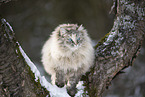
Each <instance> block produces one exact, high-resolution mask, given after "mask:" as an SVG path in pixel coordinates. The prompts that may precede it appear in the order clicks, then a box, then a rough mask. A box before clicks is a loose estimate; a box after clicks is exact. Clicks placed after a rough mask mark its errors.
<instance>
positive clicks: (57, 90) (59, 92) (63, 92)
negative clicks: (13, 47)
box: [16, 42, 84, 97]
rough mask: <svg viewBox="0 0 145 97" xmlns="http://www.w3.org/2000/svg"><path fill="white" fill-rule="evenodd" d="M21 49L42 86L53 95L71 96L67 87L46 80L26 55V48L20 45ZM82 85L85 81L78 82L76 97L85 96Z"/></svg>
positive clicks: (53, 96)
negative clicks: (60, 86)
mask: <svg viewBox="0 0 145 97" xmlns="http://www.w3.org/2000/svg"><path fill="white" fill-rule="evenodd" d="M17 44H18V45H19V43H18V42H17ZM19 50H20V52H21V54H22V56H23V57H24V59H25V61H26V62H27V64H28V65H29V66H30V68H31V71H32V72H33V73H34V75H35V81H36V82H38V79H39V80H40V84H41V86H43V87H45V88H46V89H47V90H48V91H49V93H50V96H51V97H70V96H69V95H68V93H67V91H66V87H63V88H58V87H57V86H56V85H52V84H51V83H49V82H48V81H47V80H46V78H45V76H41V75H40V72H39V70H38V69H37V67H36V66H35V65H34V63H33V62H32V61H31V60H30V59H29V57H28V56H27V55H26V53H25V52H24V50H23V49H22V47H21V46H20V45H19ZM16 52H17V51H16ZM82 85H83V81H80V82H79V83H78V84H77V89H78V93H77V94H76V96H75V97H78V96H79V97H83V96H81V95H82V94H83V93H84V86H82ZM47 96H48V95H47ZM47 96H46V97H47Z"/></svg>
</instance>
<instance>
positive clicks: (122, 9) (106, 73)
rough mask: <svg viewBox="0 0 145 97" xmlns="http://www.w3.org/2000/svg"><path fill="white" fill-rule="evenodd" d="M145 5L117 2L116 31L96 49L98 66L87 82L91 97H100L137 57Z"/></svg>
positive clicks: (144, 27) (144, 30) (140, 1)
mask: <svg viewBox="0 0 145 97" xmlns="http://www.w3.org/2000/svg"><path fill="white" fill-rule="evenodd" d="M144 5H145V2H144V0H137V1H135V0H116V1H114V11H115V12H114V13H116V19H115V20H114V25H113V28H112V30H111V31H110V32H109V33H108V34H107V35H106V36H105V37H104V38H103V39H102V40H101V41H100V42H99V43H98V45H97V46H96V47H95V49H96V53H95V55H96V61H95V65H94V67H93V68H92V69H91V72H89V73H88V74H87V76H86V78H85V81H84V82H85V86H86V91H88V94H89V96H90V97H100V96H101V95H102V93H103V91H104V90H105V88H106V87H107V86H108V85H109V84H110V82H111V80H112V79H113V77H115V75H116V74H117V73H118V72H119V71H121V70H122V69H124V68H126V67H128V66H131V65H132V63H133V62H134V59H135V58H136V57H137V55H138V53H139V51H140V47H141V44H142V41H143V39H144V33H145V19H144V17H145V6H144Z"/></svg>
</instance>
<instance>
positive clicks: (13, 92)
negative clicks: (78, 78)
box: [0, 19, 49, 97]
mask: <svg viewBox="0 0 145 97" xmlns="http://www.w3.org/2000/svg"><path fill="white" fill-rule="evenodd" d="M0 20H1V22H0V95H1V96H3V97H17V96H22V95H23V96H24V97H26V95H27V96H30V97H36V96H39V97H40V96H42V95H43V96H46V95H49V93H48V92H47V91H45V88H42V86H41V85H40V83H39V80H38V81H37V80H36V81H35V78H34V74H33V73H32V71H31V69H30V67H29V66H28V64H27V63H26V61H25V60H24V56H22V53H21V52H20V48H19V44H18V42H17V41H16V39H15V34H14V32H13V29H12V28H11V26H10V25H9V23H8V22H6V20H5V19H0Z"/></svg>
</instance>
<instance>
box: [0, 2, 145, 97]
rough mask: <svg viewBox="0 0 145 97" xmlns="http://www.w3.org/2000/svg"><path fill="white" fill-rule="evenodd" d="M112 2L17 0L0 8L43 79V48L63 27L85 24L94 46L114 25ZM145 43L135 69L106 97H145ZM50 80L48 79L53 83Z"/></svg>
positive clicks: (129, 71)
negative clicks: (51, 36) (53, 34)
mask: <svg viewBox="0 0 145 97" xmlns="http://www.w3.org/2000/svg"><path fill="white" fill-rule="evenodd" d="M111 6H112V0H16V1H11V2H8V3H6V4H2V5H1V6H0V15H2V17H4V18H5V19H6V20H7V21H8V22H9V23H10V24H11V25H12V27H13V30H14V31H15V33H16V37H17V39H18V40H19V42H20V44H21V46H22V47H23V49H24V51H25V52H26V53H27V55H28V56H29V57H30V59H31V60H32V61H33V62H34V63H35V64H36V66H37V67H38V69H39V70H40V72H41V75H45V76H47V74H46V73H45V72H44V70H43V67H42V65H41V48H42V46H43V44H44V42H45V41H46V40H47V39H48V37H49V35H50V33H51V32H52V31H53V29H54V28H55V27H56V26H58V25H59V24H63V23H75V24H76V23H77V24H79V25H80V24H83V26H84V27H85V28H86V29H87V30H88V33H89V35H90V37H91V38H92V39H93V41H94V44H96V43H97V41H99V40H100V39H101V38H102V37H103V36H104V35H105V34H106V33H107V32H109V31H110V30H111V28H112V25H113V19H114V15H113V14H109V11H110V9H111ZM144 48H145V41H144V42H143V47H142V49H141V53H140V54H139V56H138V57H137V59H136V61H135V62H134V65H133V66H132V67H129V68H127V69H125V70H124V71H125V72H126V73H124V74H121V75H118V76H117V77H116V78H115V79H114V80H113V81H112V84H111V86H110V87H109V89H108V90H106V91H105V93H104V96H103V97H145V49H144ZM49 78H50V76H48V77H47V79H48V80H49V81H50V79H49Z"/></svg>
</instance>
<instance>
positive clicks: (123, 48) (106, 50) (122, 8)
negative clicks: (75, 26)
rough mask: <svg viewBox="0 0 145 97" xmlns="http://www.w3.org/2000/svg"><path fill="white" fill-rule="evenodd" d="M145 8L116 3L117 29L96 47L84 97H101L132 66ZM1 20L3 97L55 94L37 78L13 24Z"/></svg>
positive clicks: (138, 0)
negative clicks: (113, 79) (122, 72)
mask: <svg viewBox="0 0 145 97" xmlns="http://www.w3.org/2000/svg"><path fill="white" fill-rule="evenodd" d="M4 1H5V0H4ZM7 1H8V0H7ZM0 4H1V3H0ZM144 5H145V2H144V0H114V5H113V7H112V12H114V13H115V15H116V19H115V20H114V26H113V27H112V30H111V31H110V32H109V33H108V34H107V35H106V36H105V37H104V38H103V39H102V40H101V41H100V42H99V43H98V44H97V45H96V47H95V50H96V52H95V55H96V59H95V65H94V66H93V67H92V68H91V70H90V72H88V73H86V76H83V78H82V79H83V82H84V86H85V89H84V90H85V91H84V94H83V96H85V95H89V96H90V97H101V95H102V93H103V91H104V90H105V89H106V87H108V85H109V83H110V82H111V80H112V78H114V77H115V75H116V74H117V73H118V72H119V71H121V70H122V69H124V68H125V67H128V66H130V65H132V63H133V61H134V59H135V58H136V57H137V55H138V53H139V50H140V47H141V44H142V41H143V39H144V33H145V28H144V27H145V18H144V17H145V6H144ZM0 20H1V21H0V95H1V96H2V97H10V96H12V97H13V96H24V97H26V96H30V97H37V96H38V97H40V96H41V97H42V96H44V97H45V96H50V94H51V95H52V93H51V91H50V88H53V87H49V89H47V88H46V86H44V84H43V85H42V82H43V81H42V78H41V77H40V76H39V78H38V79H37V78H36V75H37V74H36V72H35V70H33V69H32V66H30V65H29V64H31V63H29V62H30V61H28V60H29V59H28V58H27V57H26V56H25V54H24V53H23V52H22V50H21V47H20V45H19V43H18V42H17V40H16V38H15V34H14V32H13V29H12V28H11V26H10V25H9V23H8V22H6V20H5V19H3V18H0ZM33 67H34V66H33ZM37 73H38V72H37ZM43 86H44V87H45V88H44V87H43Z"/></svg>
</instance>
